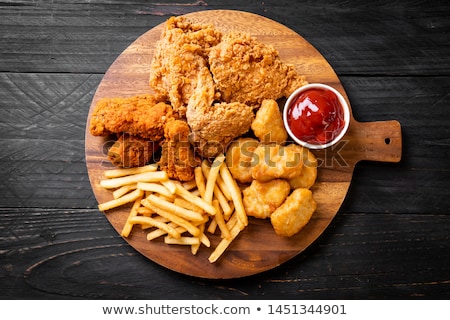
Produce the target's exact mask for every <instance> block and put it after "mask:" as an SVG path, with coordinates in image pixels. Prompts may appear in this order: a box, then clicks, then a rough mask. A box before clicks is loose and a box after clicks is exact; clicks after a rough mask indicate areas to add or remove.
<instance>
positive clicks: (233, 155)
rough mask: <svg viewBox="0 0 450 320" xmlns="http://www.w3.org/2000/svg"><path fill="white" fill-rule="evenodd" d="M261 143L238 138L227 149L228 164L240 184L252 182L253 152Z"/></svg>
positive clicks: (251, 139) (250, 139)
mask: <svg viewBox="0 0 450 320" xmlns="http://www.w3.org/2000/svg"><path fill="white" fill-rule="evenodd" d="M258 145H259V142H258V140H256V139H253V138H238V139H237V140H235V141H233V142H232V143H231V144H230V145H229V146H228V149H227V158H226V163H227V166H228V168H229V169H230V172H231V175H232V176H233V178H234V179H236V180H237V181H239V182H240V183H250V182H252V180H253V178H252V166H253V165H255V161H254V159H253V151H255V149H256V148H257V147H258Z"/></svg>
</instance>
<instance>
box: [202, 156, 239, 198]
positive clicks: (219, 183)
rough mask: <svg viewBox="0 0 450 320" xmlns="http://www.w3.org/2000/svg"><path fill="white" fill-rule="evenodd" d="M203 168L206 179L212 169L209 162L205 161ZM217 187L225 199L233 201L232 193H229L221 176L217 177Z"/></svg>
mask: <svg viewBox="0 0 450 320" xmlns="http://www.w3.org/2000/svg"><path fill="white" fill-rule="evenodd" d="M201 168H202V172H203V175H204V176H205V177H206V178H208V176H209V172H210V170H211V167H210V166H209V163H208V161H207V160H203V162H202V164H201ZM216 185H217V186H218V188H219V189H220V191H221V192H222V193H223V195H224V196H225V198H227V200H228V201H231V200H232V198H231V194H230V191H228V187H227V186H226V184H225V182H224V181H223V179H222V177H221V176H220V175H218V176H217V179H216Z"/></svg>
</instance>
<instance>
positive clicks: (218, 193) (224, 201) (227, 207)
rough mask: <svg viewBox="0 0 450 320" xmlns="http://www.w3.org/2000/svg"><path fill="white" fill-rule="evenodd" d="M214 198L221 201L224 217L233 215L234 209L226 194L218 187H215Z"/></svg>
mask: <svg viewBox="0 0 450 320" xmlns="http://www.w3.org/2000/svg"><path fill="white" fill-rule="evenodd" d="M214 196H215V197H216V199H217V200H218V201H219V203H220V206H221V208H222V210H223V214H224V216H229V215H231V212H232V208H231V206H230V204H229V203H228V200H227V199H226V198H225V196H224V194H223V193H222V191H221V190H220V188H219V187H218V186H217V185H215V186H214Z"/></svg>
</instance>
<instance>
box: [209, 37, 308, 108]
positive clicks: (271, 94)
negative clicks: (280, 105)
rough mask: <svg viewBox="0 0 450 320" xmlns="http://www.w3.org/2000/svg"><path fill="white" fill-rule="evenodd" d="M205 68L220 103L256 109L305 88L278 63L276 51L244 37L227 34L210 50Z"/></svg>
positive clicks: (290, 69) (300, 78)
mask: <svg viewBox="0 0 450 320" xmlns="http://www.w3.org/2000/svg"><path fill="white" fill-rule="evenodd" d="M209 65H210V69H211V72H212V74H213V78H214V82H215V84H216V86H217V89H218V90H219V91H220V92H221V94H222V96H221V99H222V100H224V101H226V102H241V103H245V104H248V105H260V104H261V102H262V101H263V100H264V99H273V100H277V99H279V98H281V97H286V96H288V95H290V94H291V93H292V92H293V91H294V90H295V89H297V88H298V87H301V86H303V85H305V84H307V81H306V80H305V78H304V77H303V76H300V75H298V74H297V72H296V71H295V69H294V67H293V66H292V65H288V64H285V63H283V62H282V61H281V59H280V57H279V53H278V51H277V50H276V49H275V48H274V47H273V46H270V45H266V44H263V43H261V42H259V41H257V40H256V39H255V38H253V37H251V36H250V35H248V34H245V33H237V32H230V33H228V34H226V35H224V36H223V37H222V41H221V42H220V43H219V44H218V45H216V46H215V47H213V48H211V50H210V52H209Z"/></svg>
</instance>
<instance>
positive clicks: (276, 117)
mask: <svg viewBox="0 0 450 320" xmlns="http://www.w3.org/2000/svg"><path fill="white" fill-rule="evenodd" d="M252 130H253V133H254V134H255V136H256V137H258V139H259V140H260V141H261V142H262V143H265V144H270V143H278V144H284V143H285V142H286V139H287V132H286V129H285V128H284V124H283V118H282V116H281V112H280V109H279V106H278V103H277V102H276V101H275V100H272V99H265V100H263V102H262V104H261V107H260V108H259V109H258V111H257V112H256V115H255V120H253V122H252Z"/></svg>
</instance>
